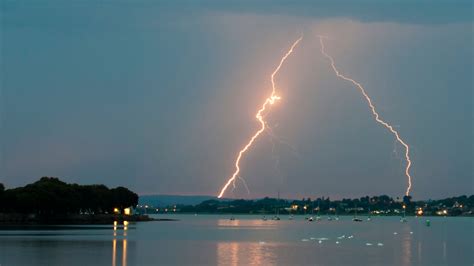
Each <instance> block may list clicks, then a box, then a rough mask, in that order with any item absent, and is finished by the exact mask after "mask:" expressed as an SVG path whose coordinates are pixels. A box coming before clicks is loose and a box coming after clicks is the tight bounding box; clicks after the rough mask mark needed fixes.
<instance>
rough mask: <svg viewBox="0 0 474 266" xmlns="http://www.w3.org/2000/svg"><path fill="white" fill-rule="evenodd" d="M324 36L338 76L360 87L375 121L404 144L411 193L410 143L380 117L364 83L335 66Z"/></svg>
mask: <svg viewBox="0 0 474 266" xmlns="http://www.w3.org/2000/svg"><path fill="white" fill-rule="evenodd" d="M323 38H327V37H325V36H319V42H320V44H321V53H322V54H323V55H324V57H326V58H327V59H329V61H330V62H331V67H332V69H333V70H334V72H335V73H336V76H338V77H339V78H341V79H344V80H346V81H349V82H351V83H352V84H354V85H355V86H356V87H357V88H359V90H360V92H361V93H362V95H363V96H364V97H365V99H366V100H367V103H368V105H369V107H370V110H371V111H372V114H373V115H374V118H375V121H377V122H378V123H380V124H381V125H383V126H384V127H385V128H387V129H388V130H389V131H390V132H391V133H392V134H393V135H394V136H395V139H396V140H397V141H398V142H399V143H400V144H401V145H403V147H405V159H406V161H407V165H406V168H405V175H406V176H407V179H408V186H407V189H406V192H405V195H407V196H408V195H409V194H410V189H411V175H410V167H411V160H410V147H409V146H408V144H406V142H405V141H403V140H402V138H400V135H399V133H398V131H397V130H395V129H394V127H393V126H392V125H390V124H388V123H387V122H385V121H384V120H382V119H381V118H380V115H379V114H378V113H377V111H376V110H375V106H374V105H373V103H372V100H371V99H370V97H369V96H368V95H367V93H366V91H365V89H364V87H362V85H361V84H360V83H358V82H357V81H355V80H353V79H351V78H348V77H346V76H344V75H343V74H341V73H340V72H339V70H338V69H337V68H336V66H335V63H334V59H333V58H332V57H331V56H330V55H329V54H327V53H326V51H325V50H324V41H323Z"/></svg>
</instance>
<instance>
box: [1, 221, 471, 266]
mask: <svg viewBox="0 0 474 266" xmlns="http://www.w3.org/2000/svg"><path fill="white" fill-rule="evenodd" d="M158 217H162V218H177V219H180V221H176V222H145V223H138V224H129V225H128V227H127V230H123V228H121V226H119V227H118V228H117V230H115V231H114V229H113V226H112V225H111V226H109V227H104V226H79V227H68V226H64V227H39V228H32V230H31V229H29V230H25V229H15V230H13V229H11V228H10V229H8V230H6V229H3V230H0V265H1V266H7V265H114V266H115V265H214V264H218V265H252V264H253V265H273V264H277V265H473V263H474V255H473V248H474V246H473V243H474V240H473V239H474V230H473V229H474V219H473V218H412V217H410V218H408V222H407V223H401V222H400V221H399V219H398V218H397V217H376V218H373V219H372V220H371V221H365V220H364V222H361V223H356V222H353V221H351V217H340V220H339V221H328V220H327V219H326V218H323V220H321V221H319V222H316V221H315V222H312V223H311V222H307V221H305V220H304V217H302V216H297V217H295V218H294V220H288V217H282V220H280V221H270V220H268V221H263V220H262V219H261V217H260V216H250V215H245V216H235V217H236V220H234V221H231V220H229V216H225V215H198V216H194V215H175V216H171V215H162V216H158ZM426 219H430V220H431V226H430V227H427V226H425V221H426Z"/></svg>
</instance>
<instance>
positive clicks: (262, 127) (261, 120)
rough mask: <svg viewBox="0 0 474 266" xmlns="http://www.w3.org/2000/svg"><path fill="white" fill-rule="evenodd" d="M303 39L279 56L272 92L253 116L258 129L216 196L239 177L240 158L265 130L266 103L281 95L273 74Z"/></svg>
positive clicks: (275, 99)
mask: <svg viewBox="0 0 474 266" xmlns="http://www.w3.org/2000/svg"><path fill="white" fill-rule="evenodd" d="M302 39H303V36H301V37H300V38H299V39H298V40H296V41H295V42H294V43H293V45H292V46H291V47H290V50H288V52H286V54H285V55H284V56H283V57H282V58H281V60H280V64H278V66H277V68H276V69H275V70H274V71H273V73H272V75H271V82H272V93H271V94H270V96H269V97H268V98H267V99H265V102H264V103H263V105H262V107H260V109H259V110H258V112H257V114H256V115H255V117H256V118H257V120H258V122H259V123H260V129H259V130H258V131H257V132H255V134H254V135H253V136H252V137H251V138H250V140H249V142H248V143H247V144H246V145H245V146H244V147H243V148H242V149H241V150H240V151H239V153H238V155H237V159H236V160H235V171H234V173H233V174H232V176H231V177H230V178H229V180H227V183H226V184H225V185H224V186H223V187H222V189H221V191H220V193H219V195H218V196H217V197H218V198H222V196H223V195H224V193H225V191H226V190H227V188H228V187H229V185H230V184H231V183H233V182H235V179H236V178H239V172H240V160H241V159H242V156H243V155H244V153H245V152H247V150H248V149H249V148H250V147H251V146H252V144H253V143H254V141H255V140H256V139H257V138H258V137H259V136H260V134H262V132H263V131H265V126H266V125H265V120H264V112H265V111H266V110H267V106H268V105H272V104H274V103H275V102H276V101H277V100H280V99H281V97H280V96H278V95H277V93H276V85H275V75H276V74H277V73H278V71H279V70H280V68H281V66H282V65H283V63H284V62H285V60H286V59H287V58H288V56H290V54H291V53H293V49H294V48H295V47H296V45H297V44H298V43H299V42H300V41H301V40H302Z"/></svg>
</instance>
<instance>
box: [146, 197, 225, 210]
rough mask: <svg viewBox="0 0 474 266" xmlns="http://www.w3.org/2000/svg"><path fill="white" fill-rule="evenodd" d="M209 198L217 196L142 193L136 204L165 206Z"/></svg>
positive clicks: (197, 202) (185, 203) (193, 202)
mask: <svg viewBox="0 0 474 266" xmlns="http://www.w3.org/2000/svg"><path fill="white" fill-rule="evenodd" d="M210 199H217V198H216V197H215V196H180V195H142V196H140V198H139V199H138V204H139V205H150V206H153V207H166V206H170V205H178V204H182V205H196V204H199V203H201V202H203V201H205V200H210Z"/></svg>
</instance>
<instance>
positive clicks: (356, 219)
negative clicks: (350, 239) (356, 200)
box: [352, 205, 362, 222]
mask: <svg viewBox="0 0 474 266" xmlns="http://www.w3.org/2000/svg"><path fill="white" fill-rule="evenodd" d="M352 221H354V222H362V219H360V218H357V205H355V214H354V218H352Z"/></svg>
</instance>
